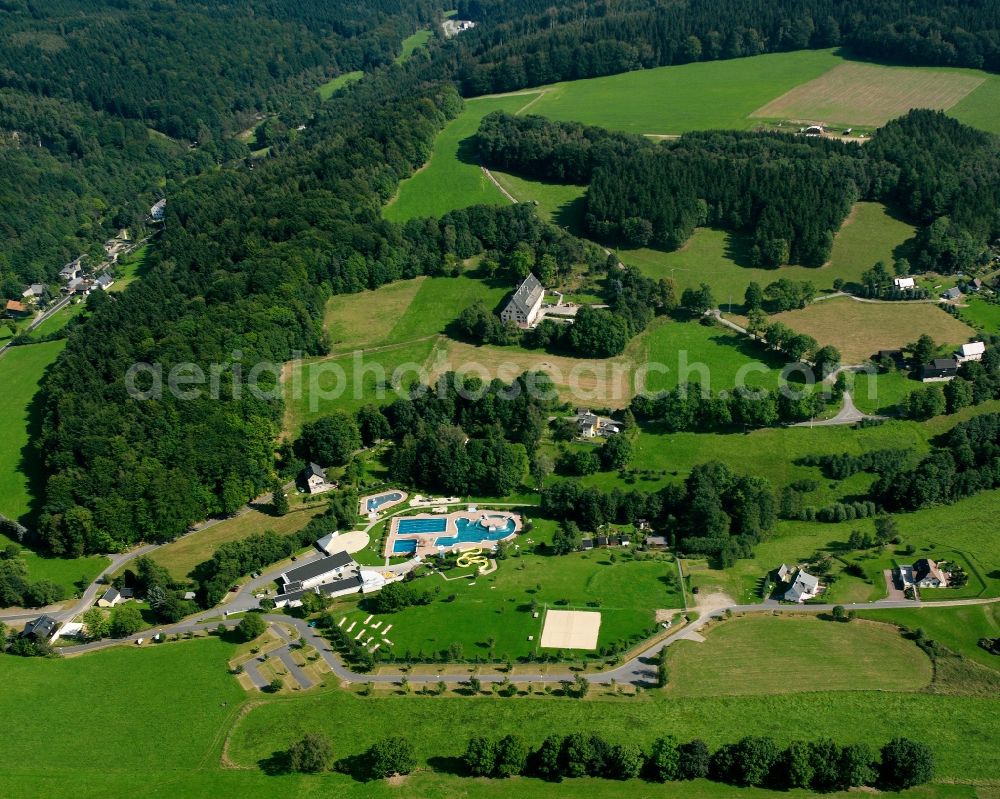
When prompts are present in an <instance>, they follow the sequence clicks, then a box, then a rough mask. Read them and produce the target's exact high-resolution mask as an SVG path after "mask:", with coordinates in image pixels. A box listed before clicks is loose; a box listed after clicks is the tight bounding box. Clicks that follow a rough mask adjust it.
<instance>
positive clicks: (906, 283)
mask: <svg viewBox="0 0 1000 799" xmlns="http://www.w3.org/2000/svg"><path fill="white" fill-rule="evenodd" d="M892 285H894V286H895V287H896V288H898V289H915V288H916V287H917V281H916V280H914V279H913V278H912V277H897V278H893V280H892Z"/></svg>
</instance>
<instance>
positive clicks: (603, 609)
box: [333, 521, 683, 660]
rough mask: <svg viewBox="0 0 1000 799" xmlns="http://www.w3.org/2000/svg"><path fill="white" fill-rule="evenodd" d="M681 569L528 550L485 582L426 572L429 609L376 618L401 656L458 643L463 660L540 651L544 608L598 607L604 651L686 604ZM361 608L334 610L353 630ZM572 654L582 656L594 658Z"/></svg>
mask: <svg viewBox="0 0 1000 799" xmlns="http://www.w3.org/2000/svg"><path fill="white" fill-rule="evenodd" d="M552 529H554V524H552V523H549V522H545V521H543V522H541V523H540V524H538V525H536V528H535V530H533V531H532V532H531V533H530V534H529V535H528V536H527V538H531V539H533V540H535V541H538V540H540V539H541V538H548V537H549V536H550V535H551V531H552ZM523 546H525V548H526V549H527V550H530V549H531V546H530V545H528V544H524V545H523ZM676 569H677V567H676V566H675V565H674V563H672V562H668V561H666V560H662V559H657V560H641V561H640V560H632V559H631V558H629V557H628V556H627V555H625V554H624V553H618V555H616V556H615V562H612V560H611V556H610V553H609V552H590V553H573V554H570V555H565V556H561V557H555V556H543V555H535V554H531V553H530V552H526V553H525V554H522V555H520V556H518V557H513V558H508V559H507V560H505V561H502V562H500V564H499V568H498V569H497V571H496V572H494V573H493V574H490V575H488V576H486V577H476V576H473V577H472V578H471V579H467V576H468V575H470V574H472V572H473V569H471V568H469V569H460V568H456V569H452V570H451V571H449V572H447V573H446V575H447V577H449V579H448V580H444V579H443V578H442V577H441V576H440V575H437V574H431V575H428V576H426V577H424V578H422V579H421V580H420V581H419V582H418V583H417V584H416V585H417V586H418V587H419V588H420V589H422V590H429V591H433V592H434V595H435V597H434V600H433V601H432V602H431V604H430V605H424V606H420V607H413V608H407V609H405V610H402V611H400V612H398V613H390V614H385V615H377V616H376V617H375V619H374V621H376V622H378V621H380V620H381V621H382V627H383V628H384V627H385V626H386V625H388V624H391V625H392V629H391V630H390V632H389V635H388V638H389V639H390V640H391V641H392V651H393V652H394V653H395V654H396V655H397V656H406V655H407V653H409V654H410V655H412V656H415V657H417V658H418V659H419V660H424V659H426V658H432V657H433V656H435V655H436V654H437V653H439V652H441V651H442V650H445V649H448V647H449V646H451V645H452V644H455V643H457V644H459V645H460V646H461V647H462V651H463V653H464V656H465V657H466V658H470V659H471V658H484V659H485V658H488V657H496V658H500V659H505V658H506V657H508V656H509V657H511V658H514V659H517V658H520V657H524V656H527V655H528V654H529V653H532V652H536V651H540V650H538V643H539V641H540V639H541V631H542V623H543V620H544V608H545V607H548V608H549V609H553V610H558V609H559V608H560V607H567V608H576V609H583V610H590V609H593V610H599V611H600V613H601V630H600V636H599V639H598V646H599V647H600V646H604V645H606V644H611V643H613V642H615V641H620V640H623V639H628V638H630V637H632V636H642V635H643V634H644V633H645V632H646V631H647V630H648V629H649V628H650V627H651V626H652V625H653V623H654V611H655V610H656V609H657V608H680V607H683V600H682V599H681V596H680V594H679V592H677V591H676V590H675V589H674V588H672V585H673V583H670V582H668V579H669V578H670V576H671V575H676ZM450 578H460V579H450ZM356 607H357V606H356V604H354V603H350V604H346V605H344V608H343V610H342V611H338V610H337V609H334V611H333V613H334V615H338V614H342V615H346V616H347V618H348V621H347V622H346V624H345V627H346V626H349V625H350V624H351V623H352V622H357V623H358V627H357V628H356V629H355V631H354V632H358V631H360V629H361V627H362V626H364V625H363V622H364V619H365V618H367V616H368V614H369V611H367V610H364V609H363V607H362V608H357V609H355V610H352V608H356ZM536 610H537V611H538V612H539V614H540V615H539V617H538V618H534V612H535V611H536ZM338 620H339V618H338ZM373 632H374V631H373ZM529 636H531V637H533V638H534V640H533V641H529V640H528V639H529ZM380 637H381V636H378V635H376V637H375V640H376V641H377V640H379V639H380ZM386 646H387V645H386V644H384V643H383V644H382V648H383V649H384V648H385V647H386ZM568 654H569V653H568ZM575 654H576V655H577V656H579V657H581V658H582V657H585V656H587V655H588V654H591V653H589V652H586V651H582V650H581V651H578V652H576V653H575ZM570 656H572V654H570Z"/></svg>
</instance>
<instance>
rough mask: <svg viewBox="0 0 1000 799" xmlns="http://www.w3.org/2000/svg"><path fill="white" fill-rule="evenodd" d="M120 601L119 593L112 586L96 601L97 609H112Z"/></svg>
mask: <svg viewBox="0 0 1000 799" xmlns="http://www.w3.org/2000/svg"><path fill="white" fill-rule="evenodd" d="M121 601H122V595H121V592H120V591H119V590H118V589H117V588H115V587H114V586H112V587H111V588H109V589H108V590H107V591H105V592H104V593H103V594H102V595H101V597H100V599H98V600H97V607H99V608H113V607H114V606H115V605H117V604H118V603H119V602H121Z"/></svg>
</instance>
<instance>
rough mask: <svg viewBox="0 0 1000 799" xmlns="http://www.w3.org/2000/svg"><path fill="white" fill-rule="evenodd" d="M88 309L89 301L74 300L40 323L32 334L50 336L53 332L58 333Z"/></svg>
mask: <svg viewBox="0 0 1000 799" xmlns="http://www.w3.org/2000/svg"><path fill="white" fill-rule="evenodd" d="M86 310H87V303H86V302H84V301H83V300H81V301H79V302H72V303H70V304H69V305H67V306H66V307H65V308H63V309H62V310H60V311H59V313H56V314H53V315H52V316H50V317H49V318H48V319H46V320H45V321H44V322H42V323H41V324H40V325H38V327H36V328H35V329H34V330H32V331H31V335H33V336H49V335H51V334H53V333H58V332H59V331H60V330H62V329H63V328H64V327H66V325H68V324H69V323H70V322H72V321H73V320H74V319H76V317H78V316H79V315H80V314H82V313H83V312H84V311H86Z"/></svg>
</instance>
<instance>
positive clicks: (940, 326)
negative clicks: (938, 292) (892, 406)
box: [772, 297, 976, 364]
mask: <svg viewBox="0 0 1000 799" xmlns="http://www.w3.org/2000/svg"><path fill="white" fill-rule="evenodd" d="M772 318H773V319H774V320H775V321H777V322H782V323H783V324H786V325H788V327H790V328H792V329H793V330H795V331H796V332H799V333H806V334H808V335H810V336H812V337H813V338H814V339H816V340H817V341H818V342H820V343H821V344H832V345H833V346H834V347H836V348H837V349H838V350H840V354H841V355H842V356H843V359H844V363H851V364H853V363H862V362H864V361H865V360H867V359H869V358H871V357H872V355H873V354H874V353H876V352H878V351H879V350H882V349H898V348H901V347H903V346H905V345H906V344H909V343H911V342H913V341H916V340H917V339H918V338H919V337H920V335H921V334H923V333H926V334H928V335H929V336H930V337H931V338H933V339H934V341H936V342H937V343H938V344H947V345H952V344H953V345H956V346H957V345H959V344H963V343H964V342H966V341H969V340H970V339H971V338H973V337H974V336H975V334H976V331H975V330H973V329H972V328H971V327H969V326H968V325H966V324H964V323H963V322H960V321H959V320H957V319H955V317H953V316H951V315H950V314H947V313H945V312H944V311H943V310H942V309H940V308H938V307H937V305H936V304H935V303H926V302H907V303H903V302H882V303H872V302H859V301H857V300H853V299H851V298H849V297H837V298H834V299H830V300H824V301H823V302H816V303H813V304H812V305H810V306H808V307H807V308H804V309H802V310H800V311H787V312H785V313H780V314H776V315H775V316H774V317H772Z"/></svg>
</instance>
